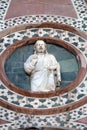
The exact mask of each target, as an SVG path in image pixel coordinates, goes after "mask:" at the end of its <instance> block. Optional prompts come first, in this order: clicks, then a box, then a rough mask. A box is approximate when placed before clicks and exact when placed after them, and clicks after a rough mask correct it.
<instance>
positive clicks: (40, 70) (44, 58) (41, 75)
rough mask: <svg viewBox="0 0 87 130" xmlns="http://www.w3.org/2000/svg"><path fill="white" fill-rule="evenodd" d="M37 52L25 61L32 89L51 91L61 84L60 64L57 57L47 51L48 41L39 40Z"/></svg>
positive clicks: (36, 46)
mask: <svg viewBox="0 0 87 130" xmlns="http://www.w3.org/2000/svg"><path fill="white" fill-rule="evenodd" d="M34 49H35V52H34V54H33V55H31V56H30V57H29V58H28V59H27V60H26V62H25V63H24V70H25V72H26V73H27V74H29V75H30V80H31V91H33V92H41V91H43V92H44V91H51V90H55V88H56V86H60V82H61V74H60V65H59V63H58V62H57V60H56V58H55V57H54V56H53V55H52V54H49V53H48V52H47V48H46V43H45V42H44V41H43V40H37V41H36V43H35V45H34Z"/></svg>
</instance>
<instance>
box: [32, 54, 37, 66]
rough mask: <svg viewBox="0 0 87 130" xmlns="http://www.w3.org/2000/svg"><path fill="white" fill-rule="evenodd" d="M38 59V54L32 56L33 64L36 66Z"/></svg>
mask: <svg viewBox="0 0 87 130" xmlns="http://www.w3.org/2000/svg"><path fill="white" fill-rule="evenodd" d="M37 59H38V57H37V55H36V54H34V55H33V56H32V61H31V62H32V64H33V65H34V66H35V65H36V63H37Z"/></svg>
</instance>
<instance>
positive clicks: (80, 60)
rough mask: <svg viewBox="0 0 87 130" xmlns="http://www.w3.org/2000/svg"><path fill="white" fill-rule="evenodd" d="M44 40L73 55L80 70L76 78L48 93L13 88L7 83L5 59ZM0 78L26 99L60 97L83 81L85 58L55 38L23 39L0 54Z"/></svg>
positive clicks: (67, 44) (9, 82) (11, 88)
mask: <svg viewBox="0 0 87 130" xmlns="http://www.w3.org/2000/svg"><path fill="white" fill-rule="evenodd" d="M39 39H40V40H44V41H46V42H47V43H49V44H50V43H51V44H52V43H53V44H55V45H60V46H62V47H63V48H65V49H66V50H68V51H69V52H71V53H73V54H74V55H75V56H76V58H77V61H78V64H80V69H79V72H78V75H77V77H76V79H75V80H74V81H73V82H71V83H70V84H69V85H67V86H65V87H64V88H60V89H59V90H55V91H49V92H32V91H27V90H24V89H21V88H19V87H17V86H15V85H14V84H13V83H12V82H11V81H9V79H8V77H7V76H6V73H5V68H4V66H5V62H6V59H7V58H9V56H10V55H11V54H12V53H13V52H14V51H16V49H18V48H21V47H23V46H26V45H30V44H33V43H35V42H36V41H37V40H39ZM0 63H1V64H0V78H1V80H2V82H3V83H4V84H5V85H6V86H7V87H8V88H9V89H10V90H12V91H14V92H16V93H19V94H22V95H24V96H28V97H37V98H49V97H53V96H58V95H61V94H63V93H66V92H68V91H70V90H72V89H74V88H76V87H77V86H78V85H79V84H80V83H81V82H82V81H83V79H84V77H85V75H86V67H87V66H86V60H85V57H84V56H83V55H82V53H81V52H80V50H78V49H77V48H76V47H74V46H73V45H72V44H70V43H68V42H65V41H63V40H60V39H55V38H51V37H36V38H29V39H25V40H20V41H18V42H16V43H14V44H12V45H10V46H9V47H7V49H6V50H5V51H4V52H3V53H2V54H1V56H0Z"/></svg>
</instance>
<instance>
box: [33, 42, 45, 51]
mask: <svg viewBox="0 0 87 130" xmlns="http://www.w3.org/2000/svg"><path fill="white" fill-rule="evenodd" d="M34 49H35V51H36V53H46V43H45V42H44V41H43V40H37V41H36V43H35V45H34Z"/></svg>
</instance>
